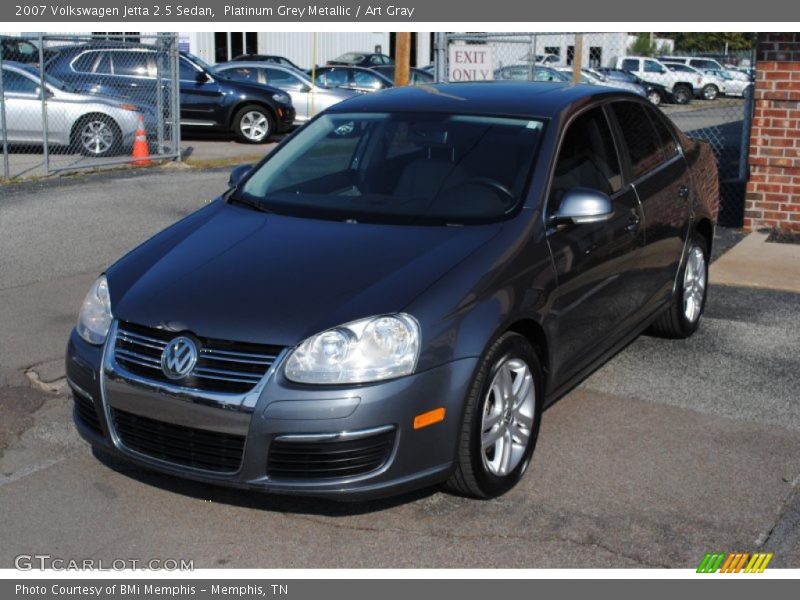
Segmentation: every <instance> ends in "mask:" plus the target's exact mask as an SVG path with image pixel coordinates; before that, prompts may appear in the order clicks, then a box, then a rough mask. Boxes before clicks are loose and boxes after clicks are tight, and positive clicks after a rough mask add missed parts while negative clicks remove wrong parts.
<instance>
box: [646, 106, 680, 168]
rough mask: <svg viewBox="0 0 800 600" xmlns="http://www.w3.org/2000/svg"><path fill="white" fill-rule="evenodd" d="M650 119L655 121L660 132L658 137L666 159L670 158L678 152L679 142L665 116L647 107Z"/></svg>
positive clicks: (655, 125) (654, 123) (655, 126)
mask: <svg viewBox="0 0 800 600" xmlns="http://www.w3.org/2000/svg"><path fill="white" fill-rule="evenodd" d="M645 110H646V111H647V114H648V115H649V116H650V120H651V121H652V122H653V127H654V128H655V130H656V133H657V134H658V139H659V142H660V144H661V153H662V155H663V156H664V159H665V160H669V159H670V158H672V157H673V156H675V155H676V154H677V153H678V144H677V143H676V142H675V137H674V136H673V135H672V132H671V131H670V130H669V127H668V126H667V124H666V123H664V118H663V117H662V116H661V115H660V114H658V111H656V110H654V109H652V108H650V107H649V106H648V107H646V108H645Z"/></svg>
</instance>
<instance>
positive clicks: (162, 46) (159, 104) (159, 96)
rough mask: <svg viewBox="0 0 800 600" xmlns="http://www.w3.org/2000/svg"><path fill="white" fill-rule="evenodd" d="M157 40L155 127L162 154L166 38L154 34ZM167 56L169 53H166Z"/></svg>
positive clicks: (160, 34) (159, 149)
mask: <svg viewBox="0 0 800 600" xmlns="http://www.w3.org/2000/svg"><path fill="white" fill-rule="evenodd" d="M156 35H157V37H156V40H158V44H157V46H156V47H157V48H158V50H157V51H156V82H157V83H156V114H157V115H158V116H157V118H156V127H157V128H158V130H157V132H156V133H157V136H158V154H159V155H163V154H164V69H163V63H164V54H165V52H164V51H165V50H166V48H167V43H166V42H167V40H166V38H165V37H164V34H163V33H158V34H156ZM167 58H169V54H167Z"/></svg>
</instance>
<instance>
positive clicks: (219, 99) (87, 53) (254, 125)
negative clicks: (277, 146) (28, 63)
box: [47, 43, 295, 144]
mask: <svg viewBox="0 0 800 600" xmlns="http://www.w3.org/2000/svg"><path fill="white" fill-rule="evenodd" d="M159 56H160V55H159V54H158V53H157V52H156V50H155V48H153V47H151V46H146V45H141V44H123V43H110V44H86V45H81V46H70V47H69V48H66V49H64V50H62V51H61V52H59V53H58V54H57V55H56V56H55V57H54V58H52V59H51V60H50V61H49V62H48V63H47V71H48V73H50V74H52V75H55V76H56V77H58V78H59V79H61V80H63V81H66V82H67V83H69V84H70V85H71V86H72V87H73V88H75V89H76V91H80V92H85V93H92V94H103V95H107V96H115V97H119V98H125V99H129V100H132V101H135V102H137V103H140V104H141V103H149V104H156V94H155V81H156V76H157V72H158V68H159V65H158V61H159ZM178 60H179V64H178V69H179V77H180V104H181V106H180V111H181V127H182V128H184V129H197V130H203V131H208V130H217V131H219V130H222V131H231V132H233V133H234V134H235V135H236V137H237V138H238V139H239V140H240V141H242V142H246V143H251V144H258V143H263V142H266V141H267V139H268V138H269V136H270V135H271V134H273V133H282V132H285V131H288V130H289V129H290V128H291V127H292V124H293V122H294V116H295V114H294V113H295V111H294V107H293V106H292V101H291V98H290V97H289V95H288V94H286V92H283V91H282V90H279V89H278V88H274V87H270V86H267V85H261V84H253V83H245V82H241V81H230V80H228V79H225V78H222V77H219V76H218V75H216V74H214V73H213V70H212V68H211V67H209V66H208V65H206V64H205V63H203V61H201V60H200V59H199V58H197V57H195V56H192V55H189V54H183V53H182V54H181V55H180V57H179V59H178ZM165 62H166V61H164V62H162V63H161V68H162V69H163V72H165V73H166V72H167V65H166V64H165Z"/></svg>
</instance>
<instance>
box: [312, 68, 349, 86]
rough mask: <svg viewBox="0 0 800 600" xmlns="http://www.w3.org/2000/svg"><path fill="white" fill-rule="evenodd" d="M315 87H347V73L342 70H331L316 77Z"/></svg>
mask: <svg viewBox="0 0 800 600" xmlns="http://www.w3.org/2000/svg"><path fill="white" fill-rule="evenodd" d="M316 83H317V85H327V86H331V87H339V86H343V85H347V71H345V70H343V69H332V70H330V71H325V72H324V73H320V74H319V75H317V81H316Z"/></svg>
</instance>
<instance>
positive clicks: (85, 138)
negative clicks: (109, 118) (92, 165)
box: [81, 119, 114, 155]
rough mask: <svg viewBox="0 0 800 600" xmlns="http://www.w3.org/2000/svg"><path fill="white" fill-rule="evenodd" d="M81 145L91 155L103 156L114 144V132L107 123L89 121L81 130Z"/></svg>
mask: <svg viewBox="0 0 800 600" xmlns="http://www.w3.org/2000/svg"><path fill="white" fill-rule="evenodd" d="M81 144H82V145H83V147H84V149H85V150H86V151H87V152H88V153H90V154H96V155H99V154H103V153H104V152H107V151H108V150H109V148H111V146H112V145H113V144H114V132H113V130H112V129H111V127H110V126H109V125H108V123H106V122H105V121H101V120H99V119H97V120H91V121H87V122H86V124H85V125H84V126H83V128H82V129H81Z"/></svg>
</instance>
